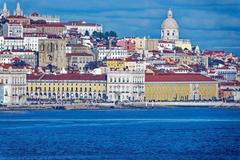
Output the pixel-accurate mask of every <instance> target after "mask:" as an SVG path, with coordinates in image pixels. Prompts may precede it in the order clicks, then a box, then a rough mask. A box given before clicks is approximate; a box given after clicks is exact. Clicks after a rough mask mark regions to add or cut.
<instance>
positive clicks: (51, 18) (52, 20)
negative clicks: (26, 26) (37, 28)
mask: <svg viewBox="0 0 240 160" xmlns="http://www.w3.org/2000/svg"><path fill="white" fill-rule="evenodd" d="M28 18H30V19H31V20H33V21H46V22H47V23H60V17H58V16H47V15H40V14H38V13H36V12H34V13H32V14H31V15H30V16H29V17H28Z"/></svg>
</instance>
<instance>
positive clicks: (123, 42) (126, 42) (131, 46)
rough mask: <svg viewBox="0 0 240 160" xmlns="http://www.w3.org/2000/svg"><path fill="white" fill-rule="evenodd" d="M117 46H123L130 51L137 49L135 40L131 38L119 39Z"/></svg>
mask: <svg viewBox="0 0 240 160" xmlns="http://www.w3.org/2000/svg"><path fill="white" fill-rule="evenodd" d="M117 46H120V47H123V48H124V49H126V50H128V51H129V52H133V51H135V42H134V40H133V39H131V38H124V39H119V40H118V42H117Z"/></svg>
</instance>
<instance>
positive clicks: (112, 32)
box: [109, 31, 117, 37]
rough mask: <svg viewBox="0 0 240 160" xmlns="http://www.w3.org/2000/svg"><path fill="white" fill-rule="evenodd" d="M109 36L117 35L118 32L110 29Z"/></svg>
mask: <svg viewBox="0 0 240 160" xmlns="http://www.w3.org/2000/svg"><path fill="white" fill-rule="evenodd" d="M109 36H110V37H117V33H116V32H115V31H110V32H109Z"/></svg>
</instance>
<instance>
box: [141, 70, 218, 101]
mask: <svg viewBox="0 0 240 160" xmlns="http://www.w3.org/2000/svg"><path fill="white" fill-rule="evenodd" d="M216 98H218V83H217V82H216V81H214V80H212V79H211V78H208V77H205V76H203V75H200V74H158V75H153V74H147V75H146V76H145V100H146V101H179V100H182V101H187V100H210V99H216Z"/></svg>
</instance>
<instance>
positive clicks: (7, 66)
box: [0, 63, 12, 69]
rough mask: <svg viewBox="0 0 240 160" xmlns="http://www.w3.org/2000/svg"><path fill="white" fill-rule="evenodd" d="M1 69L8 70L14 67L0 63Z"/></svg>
mask: <svg viewBox="0 0 240 160" xmlns="http://www.w3.org/2000/svg"><path fill="white" fill-rule="evenodd" d="M0 67H2V68H3V69H8V68H10V67H12V65H11V64H6V63H0Z"/></svg>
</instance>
